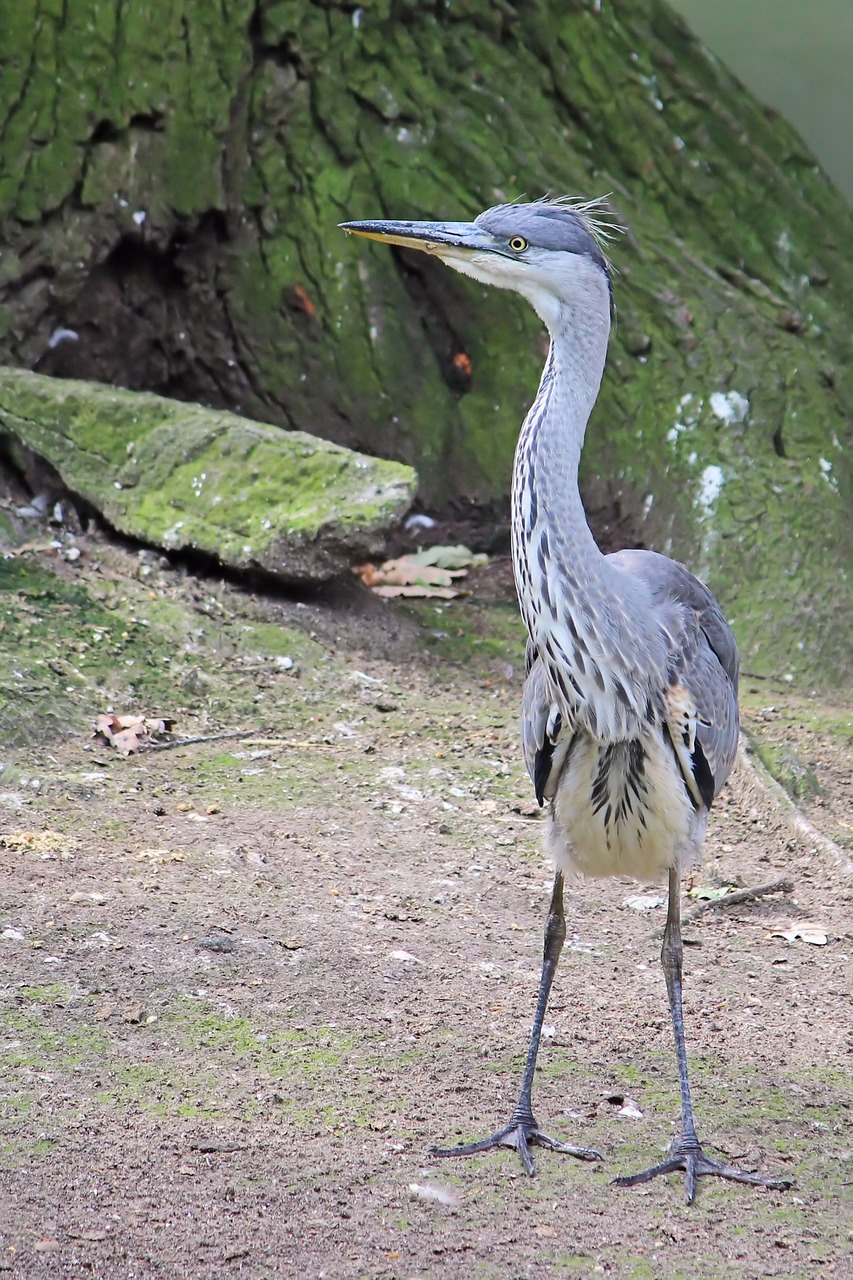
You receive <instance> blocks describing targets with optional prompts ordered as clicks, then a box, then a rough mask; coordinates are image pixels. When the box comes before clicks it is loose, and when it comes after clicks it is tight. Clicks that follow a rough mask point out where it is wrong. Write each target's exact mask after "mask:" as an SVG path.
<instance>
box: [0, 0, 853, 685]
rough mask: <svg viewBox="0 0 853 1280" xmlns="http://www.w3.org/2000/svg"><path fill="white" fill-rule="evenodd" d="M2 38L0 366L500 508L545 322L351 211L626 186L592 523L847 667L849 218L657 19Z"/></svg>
mask: <svg viewBox="0 0 853 1280" xmlns="http://www.w3.org/2000/svg"><path fill="white" fill-rule="evenodd" d="M0 29H2V31H3V41H2V46H0V138H1V139H2V141H0V235H2V241H3V244H4V250H3V253H2V258H0V360H5V361H7V362H10V363H16V364H21V365H25V366H28V367H36V368H39V369H41V370H42V371H46V372H56V373H62V374H66V375H70V376H79V377H90V378H96V379H100V380H104V381H108V382H115V383H119V384H122V385H125V386H130V387H134V388H146V389H150V390H155V391H159V392H161V393H164V394H167V395H174V396H178V397H182V398H198V399H201V400H203V401H205V402H207V403H211V404H214V405H217V406H224V407H228V408H232V409H236V410H238V411H240V412H243V413H247V414H249V415H251V416H255V417H258V418H262V419H265V420H267V421H272V422H277V423H281V424H283V425H287V426H291V427H299V428H302V429H305V430H308V431H311V432H316V433H319V434H322V435H326V436H328V437H330V438H332V439H334V440H338V441H340V442H342V443H345V444H349V445H352V446H354V447H357V448H361V449H366V450H368V451H371V452H378V453H382V454H385V455H388V456H393V457H397V458H401V459H403V460H405V461H408V462H412V463H414V464H415V465H416V466H417V468H418V470H419V473H420V475H421V480H422V493H423V497H424V499H425V500H426V501H427V502H429V503H433V504H440V503H443V502H445V501H447V500H449V499H452V498H469V499H473V500H476V501H491V500H495V499H499V500H502V499H504V498H505V496H506V493H507V489H508V479H509V473H510V465H511V456H512V449H513V445H514V440H515V436H516V432H517V427H518V422H519V419H520V417H521V415H522V414H523V412H524V409H525V406H526V404H527V403H528V402H529V400H530V397H531V395H532V392H533V390H534V388H535V383H536V379H537V375H538V368H539V365H540V362H541V358H542V354H543V352H542V345H543V336H542V334H541V332H540V330H539V328H538V325H537V322H536V320H535V317H533V316H531V315H529V314H528V313H527V312H526V311H525V309H524V307H523V305H522V304H521V303H520V302H518V301H517V300H516V299H514V298H512V297H509V296H506V295H493V294H487V292H486V291H484V290H481V289H479V288H477V287H475V286H473V285H472V284H470V282H466V281H463V280H461V279H458V278H457V277H455V276H453V275H452V274H451V273H449V272H447V271H446V270H444V269H442V268H441V267H440V266H439V265H438V264H436V263H432V262H430V261H428V260H426V259H421V258H419V259H417V260H415V259H413V258H412V257H410V256H406V255H394V254H392V253H390V252H388V251H387V250H386V249H383V248H382V247H379V246H366V245H365V244H364V243H360V244H356V243H355V242H352V243H348V242H347V241H346V240H345V239H344V237H343V236H342V235H341V234H340V232H338V231H337V229H336V224H337V223H338V222H339V221H341V220H342V219H344V218H349V217H368V216H381V215H384V214H388V215H391V214H393V215H396V216H401V217H418V216H427V217H428V216H435V217H441V216H447V217H464V216H467V215H471V214H474V213H476V212H477V211H479V210H480V209H481V208H483V207H484V206H485V205H488V204H491V203H494V202H495V201H498V200H508V199H513V198H515V197H516V196H518V195H521V194H523V193H527V194H529V195H538V194H540V193H541V192H542V191H544V190H551V191H556V192H564V191H569V192H573V193H578V194H583V195H588V194H598V193H601V192H606V191H610V192H612V193H613V204H614V206H615V208H616V210H617V212H618V213H619V215H621V217H622V218H623V219H624V221H625V223H626V225H627V226H628V229H629V232H628V235H627V236H626V237H625V239H624V240H622V241H621V242H620V243H619V244H618V245H616V246H615V247H614V250H613V256H614V259H615V264H616V267H617V269H618V273H619V274H618V275H617V279H616V293H617V301H618V307H619V326H618V331H617V334H616V337H615V340H614V343H613V347H612V353H611V359H610V368H609V371H608V376H607V378H606V380H605V387H604V390H603V393H602V397H601V400H600V403H599V406H598V408H597V410H596V415H595V419H594V422H593V425H592V428H591V431H590V435H589V439H588V445H587V451H586V455H585V464H584V465H585V477H584V478H585V490H586V495H587V500H588V503H589V505H590V507H591V509H592V510H593V512H595V513H597V514H598V520H597V525H598V530H599V533H600V534H602V535H603V536H605V537H606V536H607V525H608V523H609V522H614V521H617V522H619V525H620V532H621V533H622V535H623V537H624V538H625V539H627V540H628V541H633V542H640V543H643V544H645V545H649V546H655V547H657V548H658V549H661V550H666V551H669V552H671V553H672V554H675V555H678V556H680V557H681V558H682V559H685V560H687V561H688V562H689V563H690V564H691V565H692V566H694V567H695V568H696V569H698V571H699V572H701V573H703V574H704V575H706V576H708V577H709V578H710V579H711V581H712V583H713V585H714V586H715V588H716V589H717V590H718V591H719V593H720V595H721V596H722V598H723V600H724V602H725V603H726V605H727V607H728V609H729V610H730V612H731V613H732V615H733V617H734V621H735V625H736V628H737V630H738V634H739V636H740V639H741V642H742V645H743V647H744V651H745V662H746V666H747V668H750V669H755V670H760V671H771V670H772V671H777V672H779V671H786V670H788V669H791V670H793V671H800V672H803V673H808V675H809V676H810V677H813V678H819V677H820V676H824V677H829V676H831V675H837V674H838V673H839V672H840V671H841V670H842V669H843V668H844V666H845V663H847V662H849V644H848V642H847V630H848V628H849V617H850V614H849V601H850V584H849V565H850V550H851V545H850V524H849V514H848V513H849V498H850V493H851V462H850V456H851V455H850V453H849V451H848V453H847V456H846V457H845V455H844V451H843V446H844V442H845V439H846V440H848V441H849V422H850V408H851V402H853V393H852V392H851V383H850V375H849V374H848V373H846V372H845V368H846V367H849V366H848V365H847V357H848V352H847V350H846V349H845V344H846V342H847V340H848V335H849V330H850V301H849V300H850V297H851V296H853V254H851V248H853V229H851V218H850V212H849V210H848V208H847V206H846V205H845V203H844V201H843V199H842V198H841V196H840V195H839V194H838V193H837V192H836V191H835V190H834V188H833V187H832V186H831V184H830V183H829V182H828V181H827V180H826V178H825V177H824V176H823V175H822V174H821V172H820V171H819V169H818V168H817V166H816V164H815V162H814V160H813V159H812V157H811V156H810V155H809V154H808V153H807V151H806V149H805V147H804V145H803V144H802V142H801V141H800V139H799V138H798V137H797V136H796V135H795V134H794V133H793V131H792V130H791V129H790V128H788V127H787V126H786V125H785V124H784V122H782V121H780V120H779V119H778V118H774V117H773V116H772V115H771V114H770V113H769V112H766V111H763V110H762V109H761V108H760V107H759V106H758V105H757V104H756V103H755V102H754V101H753V100H752V99H751V98H750V97H749V95H748V94H747V93H746V92H745V91H744V90H743V89H742V87H741V86H740V85H739V84H738V83H737V82H736V81H735V80H734V79H733V78H732V77H731V76H729V75H728V74H726V72H725V71H724V69H722V68H721V67H720V66H719V65H718V64H717V63H716V62H715V60H714V59H713V58H712V57H711V56H710V55H708V54H707V53H706V52H705V51H704V50H703V49H702V48H701V46H699V45H698V44H697V43H696V42H695V41H694V40H693V38H692V37H691V36H690V34H689V33H688V32H687V31H686V29H685V28H684V26H683V25H682V24H681V23H680V22H679V21H678V20H677V19H676V18H675V17H674V16H673V15H672V14H671V13H670V11H669V10H668V9H667V8H665V7H664V6H663V5H662V4H661V3H659V0H621V2H620V3H619V4H612V3H605V4H603V5H602V6H601V9H600V11H597V7H596V5H595V4H594V3H592V0H574V3H567V2H566V0H531V2H529V3H523V2H522V0H518V2H517V3H516V4H509V3H502V4H500V5H495V4H493V3H487V2H486V0H468V2H465V0H462V2H460V3H454V4H453V5H446V6H444V5H441V4H438V5H429V6H427V5H423V4H421V3H417V2H416V0H410V2H408V3H406V2H401V0H395V2H391V0H380V2H378V3H376V4H365V5H363V6H362V7H355V6H353V5H340V4H335V3H332V0H315V2H314V3H310V2H308V0H277V2H275V0H273V2H270V3H264V2H263V0H221V3H219V4H217V5H201V4H193V3H190V0H149V2H148V3H142V2H140V3H135V4H133V5H122V4H120V3H119V0H102V2H101V3H92V0H64V2H63V0H15V3H12V0H0ZM57 329H69V330H73V331H74V332H75V333H76V335H77V338H76V340H74V339H68V340H66V341H63V342H60V343H59V344H58V345H54V346H52V347H51V346H50V345H49V343H50V340H51V336H52V335H54V341H56V330H57ZM460 356H464V357H465V359H459V358H458V357H460ZM800 645H803V646H804V647H803V648H799V647H798V646H800Z"/></svg>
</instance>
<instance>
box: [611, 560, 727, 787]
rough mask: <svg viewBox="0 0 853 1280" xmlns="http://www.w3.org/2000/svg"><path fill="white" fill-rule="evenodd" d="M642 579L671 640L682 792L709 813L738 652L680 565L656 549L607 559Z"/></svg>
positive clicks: (672, 716)
mask: <svg viewBox="0 0 853 1280" xmlns="http://www.w3.org/2000/svg"><path fill="white" fill-rule="evenodd" d="M610 558H611V559H613V560H614V561H616V562H617V563H618V564H619V565H620V567H621V568H623V569H627V570H628V571H629V572H630V573H633V574H635V575H636V576H637V577H638V578H641V579H642V580H643V581H644V582H645V583H646V585H647V587H648V588H649V591H650V593H651V597H652V600H653V602H654V604H655V605H656V606H657V608H658V610H659V614H660V618H661V624H662V626H663V627H664V630H665V631H666V633H667V634H668V635H669V636H670V644H669V666H668V673H667V675H668V684H667V688H666V689H665V690H664V695H663V705H664V719H665V722H666V725H667V729H668V731H669V736H670V738H671V740H672V745H673V749H674V751H675V754H676V757H677V759H678V763H679V766H680V768H681V772H682V774H683V776H684V781H685V784H686V786H687V789H688V791H689V792H690V794H691V795H692V796H693V799H694V801H695V802H696V803H701V804H703V805H704V806H705V807H706V808H710V806H711V802H712V801H713V799H714V797H715V796H717V795H718V794H719V792H720V790H721V788H722V786H723V784H724V782H725V781H726V778H727V777H728V776H729V773H730V772H731V768H732V765H733V764H734V760H735V755H736V754H737V744H738V732H739V728H738V704H737V685H738V652H737V644H736V643H735V638H734V636H733V634H732V631H731V628H730V627H729V624H728V623H727V622H726V619H725V617H724V616H723V613H722V610H721V609H720V606H719V605H718V604H717V601H716V600H715V599H714V596H713V595H712V593H711V591H710V590H709V589H708V587H706V586H705V584H704V583H703V582H700V581H699V579H698V578H696V577H694V576H693V574H692V573H690V571H689V570H688V569H686V568H685V567H684V565H682V564H679V563H678V562H677V561H675V560H670V559H669V558H668V557H667V556H662V555H658V554H657V553H656V552H654V551H619V552H616V553H614V555H613V556H612V557H610Z"/></svg>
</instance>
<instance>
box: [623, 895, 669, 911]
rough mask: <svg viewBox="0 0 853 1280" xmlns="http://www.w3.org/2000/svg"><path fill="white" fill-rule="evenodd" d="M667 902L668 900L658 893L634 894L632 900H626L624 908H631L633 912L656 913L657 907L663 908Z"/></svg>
mask: <svg viewBox="0 0 853 1280" xmlns="http://www.w3.org/2000/svg"><path fill="white" fill-rule="evenodd" d="M665 902H666V898H662V897H660V895H659V894H656V893H634V894H632V895H631V897H630V898H625V900H624V901H623V903H622V906H623V907H630V908H631V910H632V911H654V910H655V909H656V908H657V907H662V906H663V905H664V903H665Z"/></svg>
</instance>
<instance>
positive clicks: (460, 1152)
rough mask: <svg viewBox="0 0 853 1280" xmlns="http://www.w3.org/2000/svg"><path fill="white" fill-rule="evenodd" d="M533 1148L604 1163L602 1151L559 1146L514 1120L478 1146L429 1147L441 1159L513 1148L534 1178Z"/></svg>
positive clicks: (533, 1125) (530, 1124)
mask: <svg viewBox="0 0 853 1280" xmlns="http://www.w3.org/2000/svg"><path fill="white" fill-rule="evenodd" d="M531 1146H539V1147H547V1149H548V1150H549V1151H557V1152H558V1153H559V1154H560V1155H567V1156H574V1157H575V1159H577V1160H603V1159H604V1157H603V1156H602V1155H601V1153H600V1152H599V1151H594V1150H593V1149H592V1147H573V1146H571V1144H570V1143H568V1142H558V1141H557V1139H556V1138H552V1137H550V1135H549V1134H547V1133H543V1132H542V1130H541V1129H538V1128H537V1127H536V1123H535V1121H534V1122H528V1121H525V1120H516V1119H515V1118H513V1119H512V1120H510V1122H509V1124H508V1125H506V1126H505V1127H504V1128H503V1129H499V1130H498V1132H497V1133H493V1134H492V1135H491V1137H489V1138H481V1139H480V1141H479V1142H466V1143H465V1144H464V1145H462V1146H458V1147H430V1149H429V1151H430V1155H432V1156H440V1157H442V1158H445V1157H449V1156H473V1155H477V1154H478V1153H479V1152H481V1151H491V1150H493V1149H494V1148H495V1147H513V1148H514V1149H515V1150H516V1151H517V1152H518V1154H519V1156H520V1157H521V1163H522V1164H523V1165H524V1168H525V1171H526V1172H527V1173H528V1174H529V1175H530V1177H531V1178H532V1177H533V1176H534V1174H535V1173H536V1165H535V1164H534V1163H533V1157H532V1156H531V1154H530V1147H531Z"/></svg>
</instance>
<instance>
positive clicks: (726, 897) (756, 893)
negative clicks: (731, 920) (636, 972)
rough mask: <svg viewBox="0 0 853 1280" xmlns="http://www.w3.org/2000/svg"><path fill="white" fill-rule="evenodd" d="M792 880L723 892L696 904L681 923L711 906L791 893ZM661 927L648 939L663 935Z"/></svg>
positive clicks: (693, 918)
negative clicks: (774, 894)
mask: <svg viewBox="0 0 853 1280" xmlns="http://www.w3.org/2000/svg"><path fill="white" fill-rule="evenodd" d="M793 892H794V882H793V880H788V879H782V880H771V882H770V884H758V885H755V886H754V888H751V889H734V890H732V892H731V893H724V894H723V896H722V897H721V898H711V899H709V900H708V901H707V902H700V903H699V905H698V906H696V907H694V908H693V909H692V910H691V911H688V912H687V914H686V915H685V916H684V917H683V918H682V921H681V923H682V925H687V924H692V923H693V921H694V920H695V919H696V918H697V916H701V915H703V914H704V913H705V912H706V911H710V910H711V909H712V908H713V907H736V906H738V905H739V903H742V902H757V901H758V899H759V898H769V897H770V895H771V894H772V893H793ZM663 932H664V931H663V929H662V928H661V929H655V931H654V932H653V933H650V934H649V940H650V941H656V940H657V939H659V938H662V937H663Z"/></svg>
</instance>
